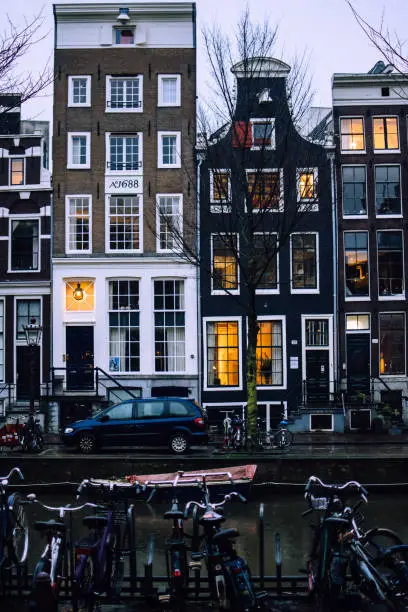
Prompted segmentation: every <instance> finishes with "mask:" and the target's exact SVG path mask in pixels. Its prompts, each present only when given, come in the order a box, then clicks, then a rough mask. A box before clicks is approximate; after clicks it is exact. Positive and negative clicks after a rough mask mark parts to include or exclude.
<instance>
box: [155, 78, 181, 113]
mask: <svg viewBox="0 0 408 612" xmlns="http://www.w3.org/2000/svg"><path fill="white" fill-rule="evenodd" d="M180 85H181V77H180V75H179V74H159V77H158V101H157V104H158V106H180V104H181V92H180Z"/></svg>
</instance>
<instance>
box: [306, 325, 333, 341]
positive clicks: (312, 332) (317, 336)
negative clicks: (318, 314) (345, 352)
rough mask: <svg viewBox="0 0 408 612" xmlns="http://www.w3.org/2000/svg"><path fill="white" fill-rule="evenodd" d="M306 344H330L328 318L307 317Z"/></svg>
mask: <svg viewBox="0 0 408 612" xmlns="http://www.w3.org/2000/svg"><path fill="white" fill-rule="evenodd" d="M305 333H306V337H305V344H306V346H314V347H316V346H329V321H328V319H306V329H305Z"/></svg>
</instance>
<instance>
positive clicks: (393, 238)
mask: <svg viewBox="0 0 408 612" xmlns="http://www.w3.org/2000/svg"><path fill="white" fill-rule="evenodd" d="M377 253H378V291H379V295H380V296H387V295H402V293H403V283H404V263H403V258H402V232H400V231H393V232H391V231H387V232H378V233H377Z"/></svg>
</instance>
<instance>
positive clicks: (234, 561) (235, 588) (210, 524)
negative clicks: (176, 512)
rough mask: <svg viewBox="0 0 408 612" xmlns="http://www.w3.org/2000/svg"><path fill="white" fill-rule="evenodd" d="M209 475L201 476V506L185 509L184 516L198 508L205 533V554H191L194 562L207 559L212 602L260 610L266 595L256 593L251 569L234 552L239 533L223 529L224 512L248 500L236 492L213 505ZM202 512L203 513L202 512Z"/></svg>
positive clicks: (239, 609) (242, 610)
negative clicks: (227, 506) (230, 503)
mask: <svg viewBox="0 0 408 612" xmlns="http://www.w3.org/2000/svg"><path fill="white" fill-rule="evenodd" d="M206 478H207V475H206V474H201V479H202V480H201V483H199V484H200V487H201V489H202V494H203V501H202V503H199V502H196V501H190V502H188V503H187V505H186V509H185V516H186V517H188V516H189V512H190V509H192V508H194V507H196V508H197V509H198V510H199V512H198V515H197V520H198V522H199V524H200V525H201V527H202V529H203V534H202V536H201V537H202V540H203V542H204V547H203V549H202V551H200V552H195V553H192V554H191V558H192V560H193V561H196V562H197V561H199V560H201V559H205V562H206V565H207V573H208V582H209V587H210V596H211V599H212V601H213V602H214V603H215V604H216V605H217V606H218V608H219V609H220V610H226V609H231V610H234V612H249V611H253V610H257V609H258V608H259V607H260V605H261V603H262V602H263V601H264V599H265V596H266V594H265V593H263V592H262V593H258V594H257V593H256V592H255V588H254V585H253V582H252V577H251V572H250V569H249V567H248V565H247V563H246V561H245V559H243V557H241V556H239V555H238V553H237V552H236V550H235V548H234V540H235V539H236V538H237V537H238V536H239V531H238V530H237V529H234V528H230V529H221V525H222V523H223V522H224V521H225V517H224V516H223V514H222V509H223V507H224V506H225V504H226V503H227V502H228V501H231V500H233V499H234V498H237V499H239V500H240V501H242V502H245V501H246V499H245V498H244V497H243V496H242V495H241V494H240V493H237V492H236V491H233V492H231V493H228V494H227V495H225V496H224V499H223V500H222V501H221V502H218V503H212V502H211V499H210V493H209V490H208V486H207V480H206ZM200 511H201V512H200Z"/></svg>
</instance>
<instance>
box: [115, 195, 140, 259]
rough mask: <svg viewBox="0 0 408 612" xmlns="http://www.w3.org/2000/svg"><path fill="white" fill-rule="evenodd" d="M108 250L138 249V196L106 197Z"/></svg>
mask: <svg viewBox="0 0 408 612" xmlns="http://www.w3.org/2000/svg"><path fill="white" fill-rule="evenodd" d="M108 206H109V210H108V222H109V248H108V250H109V251H116V252H117V251H138V250H139V249H140V217H141V210H140V198H139V196H137V195H129V196H125V195H117V196H110V197H109V198H108Z"/></svg>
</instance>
